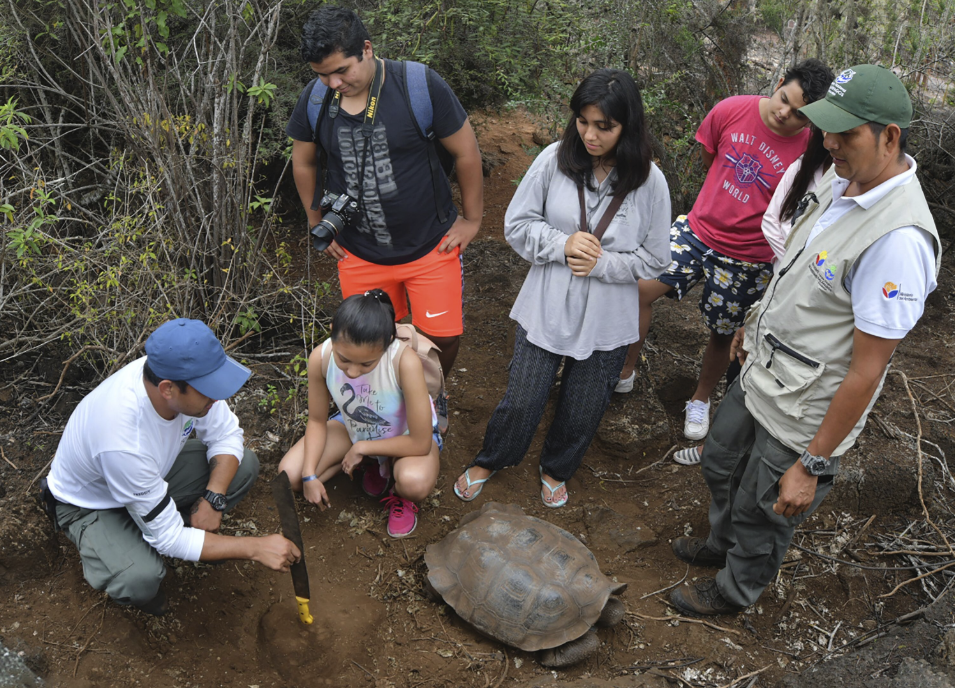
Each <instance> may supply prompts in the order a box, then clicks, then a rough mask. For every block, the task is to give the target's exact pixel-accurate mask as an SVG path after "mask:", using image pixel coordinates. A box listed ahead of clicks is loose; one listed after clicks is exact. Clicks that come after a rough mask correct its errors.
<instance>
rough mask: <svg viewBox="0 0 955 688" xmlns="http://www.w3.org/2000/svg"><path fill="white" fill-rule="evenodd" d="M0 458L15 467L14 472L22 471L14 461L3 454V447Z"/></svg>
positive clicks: (0, 448)
mask: <svg viewBox="0 0 955 688" xmlns="http://www.w3.org/2000/svg"><path fill="white" fill-rule="evenodd" d="M0 456H2V457H3V460H4V461H6V462H7V463H8V464H10V465H11V466H13V470H15V471H19V470H20V468H19V467H18V466H17V465H16V464H15V463H13V461H11V460H10V459H8V458H7V455H6V454H5V453H4V452H3V447H0Z"/></svg>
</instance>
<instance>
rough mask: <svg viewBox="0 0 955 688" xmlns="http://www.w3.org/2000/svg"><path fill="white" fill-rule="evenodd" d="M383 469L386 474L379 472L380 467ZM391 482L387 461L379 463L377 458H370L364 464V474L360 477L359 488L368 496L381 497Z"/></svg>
mask: <svg viewBox="0 0 955 688" xmlns="http://www.w3.org/2000/svg"><path fill="white" fill-rule="evenodd" d="M382 468H384V469H385V473H386V475H382V474H381V469H382ZM390 483H391V471H390V470H389V466H388V464H387V463H384V464H379V463H378V461H377V459H372V460H371V462H370V463H368V464H366V465H365V474H364V475H363V476H362V478H361V489H362V490H364V491H365V494H366V495H368V496H369V497H381V495H383V494H385V490H387V489H388V485H389V484H390Z"/></svg>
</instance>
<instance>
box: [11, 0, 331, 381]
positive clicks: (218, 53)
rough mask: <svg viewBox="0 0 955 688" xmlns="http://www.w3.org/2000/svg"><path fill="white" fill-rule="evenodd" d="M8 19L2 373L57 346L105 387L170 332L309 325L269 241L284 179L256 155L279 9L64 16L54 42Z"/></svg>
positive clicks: (191, 8) (52, 33)
mask: <svg viewBox="0 0 955 688" xmlns="http://www.w3.org/2000/svg"><path fill="white" fill-rule="evenodd" d="M6 4H7V7H8V9H9V16H10V21H11V22H12V23H11V26H13V27H14V28H15V30H16V47H17V52H16V59H17V65H16V66H15V68H14V69H13V70H12V71H11V72H8V73H7V74H5V75H3V76H4V78H5V81H6V83H4V84H2V85H0V88H4V90H5V91H10V90H11V88H14V89H16V92H17V93H18V94H19V96H20V100H21V101H22V102H23V103H24V105H23V107H22V109H17V108H18V105H17V103H13V104H12V105H10V102H9V101H8V105H9V106H10V107H9V109H10V112H11V113H12V114H11V116H10V118H9V122H8V127H7V128H8V129H9V127H10V126H13V125H16V126H18V127H19V132H14V134H13V135H11V137H10V138H9V139H8V142H9V144H10V145H8V146H4V147H3V148H0V201H2V203H3V204H4V205H3V206H2V208H3V212H4V214H5V215H6V216H7V219H8V220H9V222H8V223H7V224H6V226H5V231H4V232H3V235H2V242H3V243H2V246H0V261H2V268H0V269H2V273H0V277H2V282H0V325H2V327H3V330H4V332H5V336H4V337H3V339H2V341H0V361H9V360H10V359H12V358H14V357H17V356H23V355H24V354H26V353H29V352H31V351H35V350H37V349H39V348H42V347H44V346H46V345H48V344H50V343H52V342H56V341H59V340H63V341H66V342H67V343H68V345H69V348H70V349H72V350H83V349H84V347H85V349H86V352H87V354H86V356H87V359H88V360H89V362H92V363H94V364H95V365H96V367H97V369H98V370H100V371H101V372H108V371H109V370H111V369H115V368H116V367H118V366H119V365H121V364H122V363H123V362H125V361H126V360H128V358H129V357H131V356H133V355H136V354H137V353H138V351H139V349H140V347H141V344H142V340H143V333H144V332H148V331H150V330H151V329H152V328H154V327H155V326H156V325H157V324H158V323H159V322H162V321H164V320H165V319H167V318H169V317H173V316H188V317H195V318H201V319H203V320H205V321H206V322H208V323H209V324H210V326H212V327H213V328H214V329H216V330H218V332H219V334H220V336H221V338H222V339H223V341H224V343H226V344H228V343H229V342H230V340H232V339H236V338H239V337H242V336H244V335H246V334H247V333H248V332H250V331H258V330H260V329H261V328H262V327H263V326H268V325H270V324H276V323H288V322H289V321H291V320H306V319H307V320H308V321H309V322H312V321H314V320H315V317H314V313H312V300H311V299H310V298H309V295H308V293H307V290H306V289H305V288H304V286H303V285H302V284H300V283H296V282H295V281H293V280H292V279H291V278H290V277H289V272H288V268H289V266H290V264H291V255H290V253H289V251H288V249H287V247H286V246H285V245H284V244H283V243H281V242H280V241H278V240H277V238H276V236H275V232H274V229H275V224H276V216H275V213H274V211H273V208H272V205H273V199H275V198H276V197H277V195H278V188H279V185H280V184H281V181H282V178H283V176H284V172H285V171H284V170H283V171H282V172H281V173H275V172H272V173H271V174H268V175H267V173H268V172H269V170H267V169H265V167H266V166H267V165H268V164H269V163H270V162H271V164H272V165H273V166H275V165H276V164H282V162H283V161H279V163H276V162H275V161H268V160H263V159H262V158H261V157H260V155H259V143H260V142H261V138H262V136H263V131H264V127H265V124H266V122H267V117H266V114H267V110H268V107H269V105H270V103H271V102H272V100H273V98H274V91H275V88H276V87H275V86H274V85H273V84H270V83H269V82H268V81H267V67H268V64H269V59H270V51H271V49H272V47H273V45H274V44H275V41H276V39H277V36H278V32H279V27H280V23H279V17H280V12H281V9H282V3H281V2H276V3H270V2H265V1H264V0H258V1H256V0H252V1H249V2H242V3H232V2H226V3H220V2H182V0H123V1H122V2H114V3H109V2H99V1H97V0H71V1H70V2H69V3H66V4H65V5H64V6H63V7H62V18H61V21H60V22H57V23H56V24H54V25H52V26H51V23H50V17H49V16H44V17H39V16H37V15H36V13H35V11H36V10H38V9H39V6H38V5H36V4H35V3H30V2H19V1H17V0H6ZM2 122H4V119H3V117H2V112H0V123H2ZM18 133H22V135H17V134H18ZM285 164H286V167H287V163H285ZM266 179H268V186H267V187H266V181H265V180H266ZM93 352H98V354H96V355H94V356H93V357H90V356H89V354H90V353H93ZM64 358H65V357H64ZM57 367H58V366H57Z"/></svg>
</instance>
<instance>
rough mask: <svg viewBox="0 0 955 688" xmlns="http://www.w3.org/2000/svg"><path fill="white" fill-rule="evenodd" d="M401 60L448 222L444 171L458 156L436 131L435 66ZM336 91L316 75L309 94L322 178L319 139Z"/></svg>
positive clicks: (441, 210) (434, 185) (409, 100)
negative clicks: (442, 181) (432, 76)
mask: <svg viewBox="0 0 955 688" xmlns="http://www.w3.org/2000/svg"><path fill="white" fill-rule="evenodd" d="M401 64H402V69H403V73H404V79H405V103H406V104H407V106H408V110H409V111H410V112H411V115H412V120H414V123H415V129H416V130H417V131H418V135H419V136H421V139H422V140H423V141H424V142H425V144H426V145H427V147H428V162H429V164H430V166H431V184H432V188H433V189H434V204H435V208H436V210H437V211H438V221H439V222H441V223H444V222H447V221H448V213H447V211H446V210H445V207H444V206H443V205H442V203H441V196H442V194H441V193H440V179H441V176H440V175H441V174H444V176H445V177H446V178H447V177H448V176H449V175H450V174H451V170H453V169H454V157H453V156H452V155H451V154H450V153H449V152H448V151H447V149H446V148H445V147H444V146H442V145H441V142H440V141H438V139H437V137H436V136H435V133H434V128H433V125H434V104H433V103H432V102H431V89H430V87H429V77H430V73H431V70H429V69H428V67H427V66H426V65H423V64H421V63H420V62H412V61H410V60H409V61H406V62H402V63H401ZM333 95H334V91H332V90H331V89H330V88H328V87H327V86H326V85H325V84H323V83H322V80H321V79H317V78H316V79H315V80H314V81H313V82H312V92H311V94H310V95H309V98H308V106H307V110H306V112H307V115H308V123H309V124H310V125H311V126H312V133H313V135H314V139H315V145H317V146H318V149H319V178H321V156H322V155H323V154H324V153H325V147H324V146H323V145H322V142H321V141H320V140H319V134H318V132H319V126H318V125H319V121H320V119H321V117H322V114H323V113H324V112H325V111H326V110H327V107H328V103H329V101H330V100H331V98H332V96H333ZM316 191H317V190H316ZM318 196H319V194H318V193H316V197H318Z"/></svg>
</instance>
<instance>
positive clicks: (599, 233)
mask: <svg viewBox="0 0 955 688" xmlns="http://www.w3.org/2000/svg"><path fill="white" fill-rule="evenodd" d="M625 195H626V194H620V195H618V196H614V197H613V198H612V199H610V205H608V206H607V209H606V210H605V211H604V214H603V216H602V217H601V218H600V222H598V223H597V229H595V230H594V231H593V235H594V236H595V237H597V241H600V240H601V239H602V238H603V235H604V232H606V231H607V227H609V226H610V222H611V220H613V218H614V215H616V214H617V211H618V210H620V206H621V205H623V199H624V196H625ZM577 200H578V201H579V202H580V231H582V232H589V231H590V228H589V227H588V226H587V205H586V203H585V202H584V187H583V186H582V185H581V184H578V185H577Z"/></svg>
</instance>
